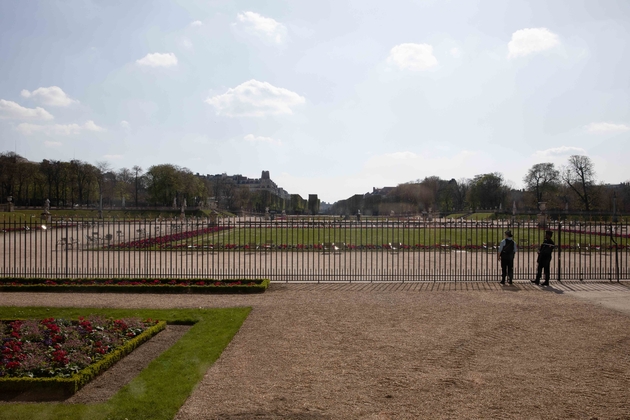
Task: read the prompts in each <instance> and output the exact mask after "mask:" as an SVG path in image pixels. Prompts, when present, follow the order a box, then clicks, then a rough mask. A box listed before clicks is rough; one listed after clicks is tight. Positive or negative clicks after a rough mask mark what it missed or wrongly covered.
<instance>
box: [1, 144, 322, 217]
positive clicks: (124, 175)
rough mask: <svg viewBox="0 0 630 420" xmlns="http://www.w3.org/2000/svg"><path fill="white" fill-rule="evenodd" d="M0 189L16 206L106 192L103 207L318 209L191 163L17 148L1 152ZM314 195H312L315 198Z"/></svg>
mask: <svg viewBox="0 0 630 420" xmlns="http://www.w3.org/2000/svg"><path fill="white" fill-rule="evenodd" d="M0 194H2V196H3V197H2V201H3V202H4V200H6V198H7V197H9V196H10V197H11V198H12V201H13V203H15V205H17V206H36V207H40V206H42V205H43V203H44V201H45V200H46V199H49V200H50V204H51V206H53V207H59V208H68V207H72V208H75V207H96V206H97V205H99V203H100V199H101V196H102V199H103V206H104V207H105V208H113V207H122V206H123V203H124V205H125V207H173V206H174V205H176V206H177V207H178V208H179V207H181V205H182V203H184V202H185V203H186V205H187V206H188V207H207V206H210V205H211V203H213V204H216V205H218V207H219V208H221V209H225V210H229V211H233V212H237V211H240V210H243V211H254V212H264V211H265V210H266V209H267V208H269V209H270V211H273V210H275V211H278V212H279V211H282V210H285V211H287V213H290V214H291V213H293V214H295V213H297V214H303V213H307V212H309V209H310V211H311V212H317V211H318V206H319V202H315V203H309V202H308V201H307V200H305V199H303V198H302V197H300V196H299V195H292V196H291V197H290V198H289V199H282V198H280V197H278V196H277V195H274V194H272V193H271V192H269V191H251V190H250V189H249V188H248V187H247V186H244V185H239V184H237V183H235V182H234V181H233V180H231V179H230V178H229V177H226V178H221V179H213V180H210V179H207V178H205V177H203V176H199V175H196V174H193V173H192V172H191V171H190V170H189V169H188V168H182V167H179V166H176V165H171V164H163V165H154V166H151V167H149V168H148V169H147V170H146V171H144V170H143V168H141V167H139V166H134V167H132V168H122V169H118V170H113V169H112V168H111V166H110V165H109V164H107V163H105V162H98V163H96V164H95V165H92V164H90V163H87V162H83V161H81V160H76V159H75V160H71V161H70V162H64V161H59V160H48V159H44V160H42V161H41V162H31V161H29V160H27V159H25V158H24V157H22V156H20V155H17V154H15V153H13V152H6V153H2V154H0ZM311 201H312V200H311Z"/></svg>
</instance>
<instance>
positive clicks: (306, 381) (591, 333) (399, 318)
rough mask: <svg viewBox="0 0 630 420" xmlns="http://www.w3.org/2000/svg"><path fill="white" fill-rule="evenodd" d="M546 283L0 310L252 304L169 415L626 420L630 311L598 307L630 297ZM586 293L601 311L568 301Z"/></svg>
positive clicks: (312, 287)
mask: <svg viewBox="0 0 630 420" xmlns="http://www.w3.org/2000/svg"><path fill="white" fill-rule="evenodd" d="M552 285H553V287H552V288H548V289H546V290H543V289H541V288H537V287H533V286H530V285H529V284H517V285H515V286H511V287H501V286H500V285H498V283H458V284H454V283H405V284H403V283H387V284H379V283H373V284H320V285H317V284H288V285H286V284H272V285H271V287H270V289H269V290H268V291H267V292H266V293H264V294H261V295H225V296H217V295H181V296H174V295H125V299H124V300H123V299H120V295H116V294H98V295H97V294H43V293H42V294H35V293H33V294H22V293H3V294H0V304H2V305H49V306H83V307H97V306H104V307H138V308H140V307H152V308H169V307H231V306H251V307H252V308H253V310H252V312H251V314H250V316H249V317H248V319H247V320H246V321H245V323H244V325H243V327H242V328H241V330H240V331H239V332H238V333H237V335H236V336H235V338H234V340H233V341H232V342H231V343H230V345H229V346H228V347H227V348H226V350H225V351H224V353H223V355H222V356H221V358H220V359H219V360H218V361H217V362H216V363H215V364H214V365H213V366H212V367H211V368H210V369H209V370H208V371H207V372H206V375H205V377H204V379H203V380H202V381H201V382H200V383H199V385H198V386H197V388H196V389H195V391H194V392H193V393H192V395H191V396H190V398H189V399H188V401H187V402H186V403H185V404H184V406H183V407H182V408H181V410H180V412H179V414H178V415H177V417H176V418H177V419H178V420H183V419H199V418H207V419H215V418H216V419H218V418H220V419H249V418H260V419H280V418H289V419H328V418H331V419H354V418H357V419H358V418H361V419H389V418H391V419H394V418H396V419H399V418H461V417H466V418H570V417H571V418H572V417H576V418H593V417H598V418H628V413H629V412H630V387H629V386H628V384H629V383H630V358H628V354H630V334H629V333H628V328H627V325H628V317H629V314H630V313H629V312H623V310H624V309H623V307H624V305H623V304H620V306H619V309H620V310H614V309H610V308H609V307H606V306H604V305H605V304H603V301H604V300H608V301H609V303H610V302H612V301H615V300H616V301H617V302H618V303H619V302H623V301H626V302H627V301H628V300H630V289H629V288H628V287H627V286H626V285H625V284H624V283H622V284H620V285H617V284H614V283H612V284H609V283H606V284H602V283H596V284H595V283H589V284H581V283H566V284H564V285H559V284H557V283H556V282H553V283H552ZM589 293H590V294H591V295H592V296H595V298H594V299H596V301H597V299H599V301H598V302H599V303H601V304H598V305H596V304H592V303H591V302H590V301H588V300H586V299H576V298H574V296H578V295H579V296H580V297H585V296H587V295H588V294H589ZM602 293H604V294H607V296H608V298H609V299H601V296H603V295H602ZM597 296H599V298H598V297H597ZM615 296H616V298H615ZM609 306H610V307H614V306H615V304H609Z"/></svg>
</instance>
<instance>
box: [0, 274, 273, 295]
mask: <svg viewBox="0 0 630 420" xmlns="http://www.w3.org/2000/svg"><path fill="white" fill-rule="evenodd" d="M267 287H269V280H268V279H226V280H213V279H151V278H115V279H97V278H83V279H67V278H61V279H43V278H20V277H15V278H2V279H0V292H25V291H28V292H88V293H99V292H106V293H110V292H113V293H262V292H264V291H265V290H267Z"/></svg>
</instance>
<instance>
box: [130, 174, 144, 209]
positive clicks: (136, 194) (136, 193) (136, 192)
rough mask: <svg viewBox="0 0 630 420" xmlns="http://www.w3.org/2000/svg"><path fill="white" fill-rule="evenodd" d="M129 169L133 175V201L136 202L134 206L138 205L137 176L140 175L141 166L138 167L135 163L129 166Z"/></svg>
mask: <svg viewBox="0 0 630 420" xmlns="http://www.w3.org/2000/svg"><path fill="white" fill-rule="evenodd" d="M131 170H132V171H133V173H134V175H135V198H136V200H135V202H136V207H138V189H139V184H138V181H139V179H138V177H139V176H141V175H142V168H141V167H139V166H138V165H135V166H134V167H133V168H131Z"/></svg>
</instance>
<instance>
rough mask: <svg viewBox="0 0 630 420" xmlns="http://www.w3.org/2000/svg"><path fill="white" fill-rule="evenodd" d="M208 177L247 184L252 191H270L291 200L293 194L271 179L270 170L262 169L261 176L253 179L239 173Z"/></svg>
mask: <svg viewBox="0 0 630 420" xmlns="http://www.w3.org/2000/svg"><path fill="white" fill-rule="evenodd" d="M204 178H206V179H207V180H209V181H215V182H216V181H231V182H233V183H234V184H236V185H241V186H246V187H248V188H249V189H250V191H252V192H257V191H269V192H270V193H271V194H273V195H275V196H278V197H280V198H281V199H283V200H289V199H290V198H291V195H290V194H289V193H288V192H287V191H286V190H285V189H284V188H281V187H278V185H277V184H276V183H275V182H273V181H272V180H271V177H270V175H269V171H262V174H261V176H260V178H258V179H252V178H248V177H246V176H243V175H240V174H237V175H228V174H225V173H223V174H216V175H206V176H205V177H204Z"/></svg>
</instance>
